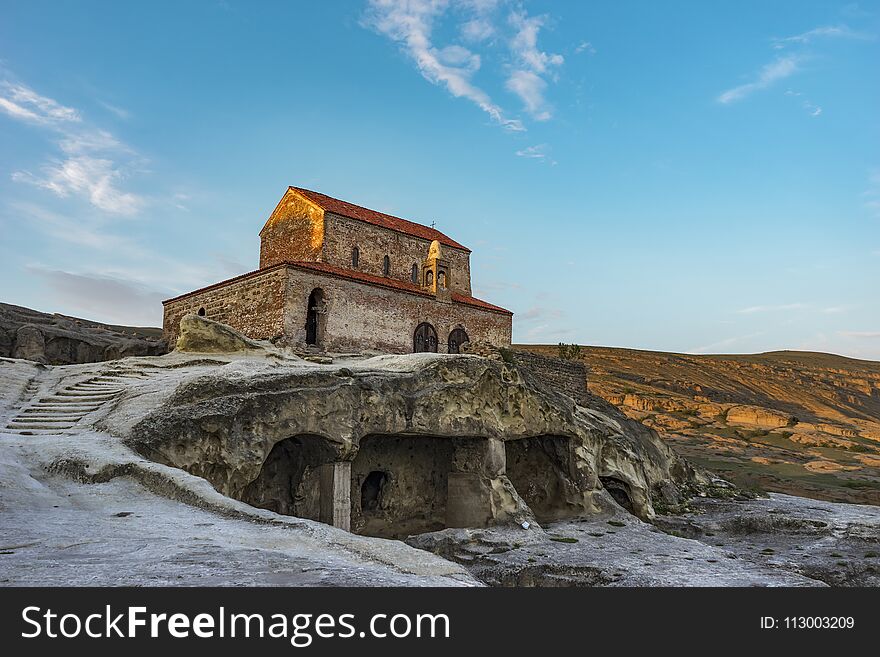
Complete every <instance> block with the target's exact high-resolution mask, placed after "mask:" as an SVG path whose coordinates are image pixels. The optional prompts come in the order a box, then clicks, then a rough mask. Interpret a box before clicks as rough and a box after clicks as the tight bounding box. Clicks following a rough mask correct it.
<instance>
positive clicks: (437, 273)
mask: <svg viewBox="0 0 880 657" xmlns="http://www.w3.org/2000/svg"><path fill="white" fill-rule="evenodd" d="M449 276H450V273H449V261H448V260H446V259H444V258H443V247H441V246H440V242H438V241H437V240H434V241H433V242H431V247H430V248H429V249H428V257H427V258H425V261H424V262H423V263H422V278H421V285H422V288H423V289H426V290H428V291H429V292H431V294H433V295H434V297H435V298H436V299H437V301H442V302H444V303H452V295H451V293H450V291H449V282H450V278H449Z"/></svg>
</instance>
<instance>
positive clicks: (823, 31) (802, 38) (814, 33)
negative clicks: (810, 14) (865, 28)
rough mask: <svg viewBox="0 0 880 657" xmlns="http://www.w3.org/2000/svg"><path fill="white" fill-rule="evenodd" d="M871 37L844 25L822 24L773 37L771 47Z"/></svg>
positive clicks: (777, 47) (867, 38)
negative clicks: (789, 34)
mask: <svg viewBox="0 0 880 657" xmlns="http://www.w3.org/2000/svg"><path fill="white" fill-rule="evenodd" d="M872 38H873V35H871V34H866V33H864V32H856V31H855V30H852V29H850V28H849V27H847V26H846V25H823V26H821V27H816V28H813V29H812V30H807V31H806V32H801V33H800V34H795V35H793V36H788V37H782V38H775V39H773V47H774V48H776V49H782V48H785V47H787V46H790V45H793V44H797V45H804V44H808V43H811V42H813V41H815V40H817V39H859V40H865V41H867V40H870V39H872Z"/></svg>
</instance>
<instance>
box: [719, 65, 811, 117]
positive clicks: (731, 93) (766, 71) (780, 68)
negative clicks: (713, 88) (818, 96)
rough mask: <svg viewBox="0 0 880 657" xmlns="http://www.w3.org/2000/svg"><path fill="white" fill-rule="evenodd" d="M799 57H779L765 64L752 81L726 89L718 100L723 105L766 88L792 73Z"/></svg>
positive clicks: (796, 66) (795, 68)
mask: <svg viewBox="0 0 880 657" xmlns="http://www.w3.org/2000/svg"><path fill="white" fill-rule="evenodd" d="M798 65H799V58H798V57H795V56H788V57H780V58H778V59H776V60H774V61H772V62H770V63H769V64H767V65H765V66H764V67H763V68H762V69H761V70H760V71H759V72H758V74H757V76H756V77H755V79H754V80H753V81H752V82H748V83H746V84H741V85H739V86H738V87H733V88H732V89H728V90H727V91H725V92H723V93H722V94H720V95H719V96H718V99H717V100H718V102H719V103H722V104H724V105H727V104H729V103H733V102H736V101H738V100H742V99H744V98H746V97H748V96H750V95H751V94H753V93H755V92H756V91H760V90H761V89H767V88H768V87H771V86H773V85H774V84H775V83H777V82H779V81H780V80H784V79H785V78H787V77H789V76H791V75H793V74H794V73H795V72H797V70H798Z"/></svg>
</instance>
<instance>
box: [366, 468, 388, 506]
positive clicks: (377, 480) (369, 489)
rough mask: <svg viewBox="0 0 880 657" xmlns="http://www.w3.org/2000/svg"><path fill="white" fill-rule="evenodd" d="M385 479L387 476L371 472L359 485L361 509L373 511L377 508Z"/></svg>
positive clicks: (378, 471)
mask: <svg viewBox="0 0 880 657" xmlns="http://www.w3.org/2000/svg"><path fill="white" fill-rule="evenodd" d="M387 479H388V475H387V474H386V473H384V472H382V471H381V470H373V471H372V472H371V473H370V474H368V475H367V476H366V478H365V479H364V483H363V484H362V485H361V509H363V510H364V511H375V510H376V509H377V508H379V504H380V501H381V500H380V498H381V496H382V488H383V487H384V486H385V482H386V481H387Z"/></svg>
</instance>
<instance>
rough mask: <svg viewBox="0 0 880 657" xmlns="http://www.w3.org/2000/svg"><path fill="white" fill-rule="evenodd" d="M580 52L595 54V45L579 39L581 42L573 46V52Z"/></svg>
mask: <svg viewBox="0 0 880 657" xmlns="http://www.w3.org/2000/svg"><path fill="white" fill-rule="evenodd" d="M582 52H585V53H587V54H589V55H595V54H596V48H595V47H594V46H593V44H592V43H590V42H589V41H581V42H580V43H579V44H578V45H577V47H575V49H574V54H575V55H580V54H581V53H582Z"/></svg>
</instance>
